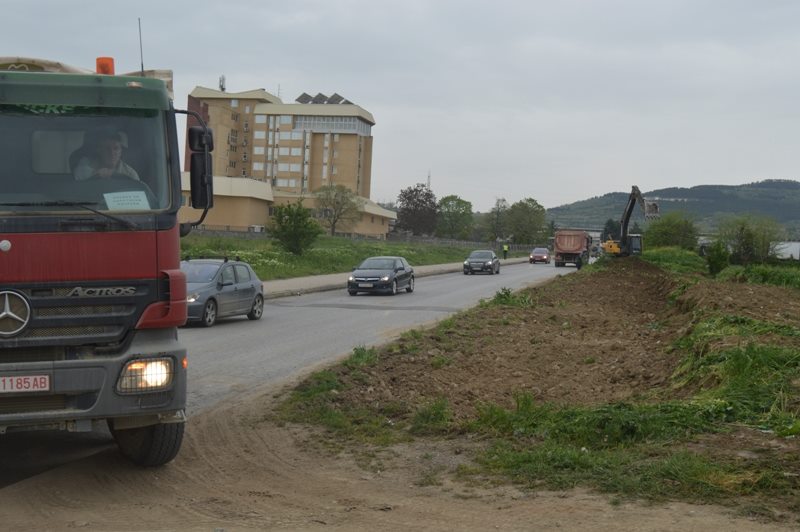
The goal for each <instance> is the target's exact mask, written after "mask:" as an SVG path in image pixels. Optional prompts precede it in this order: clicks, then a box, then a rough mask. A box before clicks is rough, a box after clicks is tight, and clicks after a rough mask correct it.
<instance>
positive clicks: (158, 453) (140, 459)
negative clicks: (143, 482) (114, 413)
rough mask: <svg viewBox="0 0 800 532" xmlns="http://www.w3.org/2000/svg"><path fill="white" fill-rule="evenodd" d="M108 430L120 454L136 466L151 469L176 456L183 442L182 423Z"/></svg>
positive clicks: (110, 427)
mask: <svg viewBox="0 0 800 532" xmlns="http://www.w3.org/2000/svg"><path fill="white" fill-rule="evenodd" d="M108 428H109V429H110V430H111V435H112V436H114V441H116V442H117V446H118V447H119V450H120V452H121V453H122V455H123V456H125V458H127V459H128V460H130V461H131V462H133V463H134V464H136V465H140V466H144V467H153V466H160V465H164V464H166V463H167V462H169V461H171V460H172V459H173V458H175V456H176V455H177V454H178V451H179V450H180V448H181V443H182V442H183V428H184V424H183V423H159V424H157V425H150V426H148V427H139V428H135V429H125V430H115V429H114V424H113V423H112V422H109V424H108Z"/></svg>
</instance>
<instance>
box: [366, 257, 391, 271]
mask: <svg viewBox="0 0 800 532" xmlns="http://www.w3.org/2000/svg"><path fill="white" fill-rule="evenodd" d="M359 268H360V269H362V270H393V269H394V259H376V258H373V259H367V260H365V261H364V262H362V263H361V266H359Z"/></svg>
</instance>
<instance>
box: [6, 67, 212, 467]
mask: <svg viewBox="0 0 800 532" xmlns="http://www.w3.org/2000/svg"><path fill="white" fill-rule="evenodd" d="M97 65H98V69H97V72H92V71H88V70H84V69H80V68H75V67H69V66H66V65H63V64H61V63H56V62H53V61H48V60H41V59H27V58H19V57H8V58H0V94H2V95H3V97H2V98H0V161H2V165H1V166H0V438H2V435H3V434H5V433H7V432H11V431H29V430H40V429H60V430H67V431H74V432H84V431H91V430H94V429H98V428H101V426H105V425H107V426H108V428H109V429H110V431H111V434H112V435H113V437H114V439H115V440H116V442H117V444H118V446H119V448H120V450H121V452H122V454H124V455H125V456H126V457H128V458H129V459H131V460H132V461H133V462H135V463H137V464H140V465H145V466H154V465H160V464H163V463H166V462H168V461H170V460H172V459H173V458H174V457H175V455H176V454H177V453H178V450H179V449H180V446H181V442H182V439H183V429H184V421H185V419H186V416H185V408H186V368H187V363H188V362H187V355H186V349H185V348H184V347H183V346H182V345H181V343H180V341H179V339H178V333H177V328H178V327H179V326H180V325H183V324H184V323H185V322H186V310H187V301H186V276H185V275H184V274H183V273H182V272H181V270H180V236H183V235H185V234H187V233H188V232H189V231H190V230H191V227H192V225H195V224H196V223H199V221H198V222H196V223H195V224H180V223H178V216H177V215H178V209H179V208H180V206H181V203H182V193H181V169H180V156H179V147H178V131H177V125H176V114H177V113H186V112H185V111H177V110H175V109H174V108H173V105H172V100H171V99H170V95H169V91H168V89H167V85H166V84H165V83H164V81H162V80H160V79H151V78H147V77H144V76H139V75H125V76H117V75H114V72H113V61H111V60H110V59H109V58H100V59H98V63H97ZM189 114H193V113H189ZM193 116H195V118H197V119H198V120H199V123H200V124H201V126H193V127H191V128H189V130H188V131H187V140H188V146H189V149H190V150H191V151H192V154H191V157H190V160H191V171H190V174H191V201H192V205H193V206H194V207H196V208H204V209H205V210H204V213H203V216H205V213H206V212H207V210H208V208H209V207H211V205H212V203H213V190H212V179H211V175H210V170H211V165H210V163H211V156H210V153H209V152H210V151H211V150H212V149H213V137H212V134H211V131H210V130H209V129H208V128H207V127H206V126H205V124H203V123H202V120H201V119H200V117H199V116H196V115H194V114H193ZM109 154H110V155H109ZM101 424H102V425H101Z"/></svg>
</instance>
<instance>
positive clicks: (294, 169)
mask: <svg viewBox="0 0 800 532" xmlns="http://www.w3.org/2000/svg"><path fill="white" fill-rule="evenodd" d="M289 171H290V172H299V171H300V164H299V163H292V164H290V165H289Z"/></svg>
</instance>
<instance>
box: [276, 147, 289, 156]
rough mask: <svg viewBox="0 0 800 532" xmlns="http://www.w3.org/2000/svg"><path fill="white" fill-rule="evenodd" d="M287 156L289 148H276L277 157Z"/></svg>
mask: <svg viewBox="0 0 800 532" xmlns="http://www.w3.org/2000/svg"><path fill="white" fill-rule="evenodd" d="M283 155H289V148H278V156H283Z"/></svg>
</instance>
